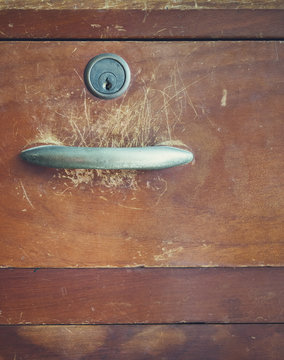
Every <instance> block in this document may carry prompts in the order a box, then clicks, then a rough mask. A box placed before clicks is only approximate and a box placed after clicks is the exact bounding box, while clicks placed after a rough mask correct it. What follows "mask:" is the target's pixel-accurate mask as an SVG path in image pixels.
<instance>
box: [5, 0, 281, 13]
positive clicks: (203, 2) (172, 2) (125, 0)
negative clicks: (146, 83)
mask: <svg viewBox="0 0 284 360" xmlns="http://www.w3.org/2000/svg"><path fill="white" fill-rule="evenodd" d="M283 8H284V5H283V1H282V0H269V1H266V0H242V1H239V0H210V1H208V0H186V1H182V0H178V1H177V0H119V1H106V0H96V1H94V0H81V1H77V2H76V3H74V0H64V1H62V0H53V1H52V2H48V1H42V0H25V1H22V0H9V1H7V0H0V9H34V10H40V9H41V10H50V9H57V10H63V9H64V10H67V9H69V10H74V9H89V10H92V9H93V10H106V9H108V10H113V9H119V10H126V9H139V10H147V11H151V10H157V9H160V10H167V9H179V10H188V9H283Z"/></svg>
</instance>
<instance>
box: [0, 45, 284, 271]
mask: <svg viewBox="0 0 284 360" xmlns="http://www.w3.org/2000/svg"><path fill="white" fill-rule="evenodd" d="M104 52H113V53H117V54H119V55H121V56H123V57H124V58H125V59H126V60H127V61H128V63H129V65H130V68H131V71H132V84H131V86H130V89H129V91H128V92H127V93H126V95H125V97H124V98H119V99H116V100H113V101H104V100H99V99H96V98H94V97H92V96H91V95H89V94H88V93H87V92H86V90H85V86H84V82H83V80H82V76H83V71H84V68H85V66H86V64H87V62H88V61H89V59H90V58H92V57H93V56H94V55H96V54H99V53H104ZM283 54H284V44H283V43H280V42H249V43H244V42H238V43H232V42H219V43H215V42H208V43H198V42H196V43H195V42H190V43H188V42H180V43H179V42H177V43H158V42H153V43H143V42H127V43H122V42H103V43H102V42H10V43H5V44H2V46H1V53H0V71H1V77H0V94H1V97H0V99H1V100H0V102H1V103H0V134H1V164H0V166H1V173H0V187H1V198H0V216H1V224H0V231H1V240H0V264H1V265H2V266H12V267H117V266H118V267H120V266H122V267H123V266H128V267H129V266H140V265H143V266H245V265H254V266H257V265H283V263H284V261H283V259H284V254H283V218H284V196H283V193H284V190H283V185H284V171H283V170H284V164H283V152H284V138H283V132H284V128H283V126H284V123H283V115H284V101H283V81H282V77H283ZM48 143H55V144H65V145H81V146H137V145H154V144H159V143H164V144H173V145H177V146H181V147H182V146H186V147H188V148H189V149H191V150H192V151H193V153H194V154H195V159H196V160H195V163H194V164H193V165H187V166H182V167H178V168H173V169H168V170H163V171H152V172H95V171H77V172H76V171H75V172H74V171H57V170H54V169H48V168H39V167H35V166H32V165H29V164H27V163H24V162H23V161H21V160H20V159H19V157H18V154H19V153H20V151H21V150H23V149H24V148H27V147H30V146H33V145H36V144H48Z"/></svg>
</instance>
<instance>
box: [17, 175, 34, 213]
mask: <svg viewBox="0 0 284 360" xmlns="http://www.w3.org/2000/svg"><path fill="white" fill-rule="evenodd" d="M20 185H21V188H22V190H23V194H24V197H25V198H26V200H27V202H28V203H29V204H30V206H31V207H32V208H33V209H34V208H35V207H34V206H33V204H32V202H31V200H30V199H29V197H28V194H27V192H26V189H25V188H24V184H23V182H22V180H20Z"/></svg>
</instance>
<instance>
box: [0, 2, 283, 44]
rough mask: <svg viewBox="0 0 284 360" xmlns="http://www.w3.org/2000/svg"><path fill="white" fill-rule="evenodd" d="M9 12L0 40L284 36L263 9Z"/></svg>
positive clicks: (274, 16) (279, 14) (274, 15)
mask: <svg viewBox="0 0 284 360" xmlns="http://www.w3.org/2000/svg"><path fill="white" fill-rule="evenodd" d="M25 3H26V2H25ZM96 3H97V2H96V1H95V2H94V1H93V2H92V4H96ZM115 3H116V2H115ZM242 3H243V2H242ZM242 3H240V4H242ZM281 3H282V5H283V2H281ZM41 4H43V5H45V6H46V2H41ZM269 4H271V3H269ZM279 4H280V3H279ZM279 7H280V6H279ZM9 9H10V10H2V11H1V12H0V39H15V38H16V39H17V38H18V39H34V38H37V39H149V38H151V39H235V38H237V39H281V38H282V37H283V33H284V21H283V18H284V11H283V10H276V9H273V10H272V9H271V10H262V9H261V7H259V8H257V9H256V10H255V9H254V10H252V9H253V8H248V9H247V8H245V9H243V8H242V9H239V10H237V11H236V10H232V9H231V8H230V7H229V8H225V9H218V10H217V9H211V10H206V9H205V10H197V9H194V10H181V9H180V8H179V7H173V8H171V9H170V10H159V9H157V8H154V10H153V9H151V10H141V9H140V10H139V9H136V8H135V7H134V8H133V9H130V8H129V9H128V10H121V9H120V8H116V7H115V8H112V9H108V10H106V9H102V10H97V9H89V10H87V9H84V8H83V9H81V8H80V9H76V10H75V9H72V8H69V9H57V8H56V6H52V7H51V8H50V9H48V10H46V9H44V10H41V9H37V10H35V9H34V8H33V7H31V8H28V9H27V8H26V10H15V9H14V10H13V9H12V10H11V7H9Z"/></svg>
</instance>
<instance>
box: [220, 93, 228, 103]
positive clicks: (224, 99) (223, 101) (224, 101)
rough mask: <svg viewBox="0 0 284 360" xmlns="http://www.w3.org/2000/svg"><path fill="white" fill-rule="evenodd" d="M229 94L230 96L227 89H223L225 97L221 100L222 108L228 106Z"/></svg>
mask: <svg viewBox="0 0 284 360" xmlns="http://www.w3.org/2000/svg"><path fill="white" fill-rule="evenodd" d="M227 94H228V91H227V90H226V89H223V96H222V99H221V106H222V107H225V106H226V105H227Z"/></svg>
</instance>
